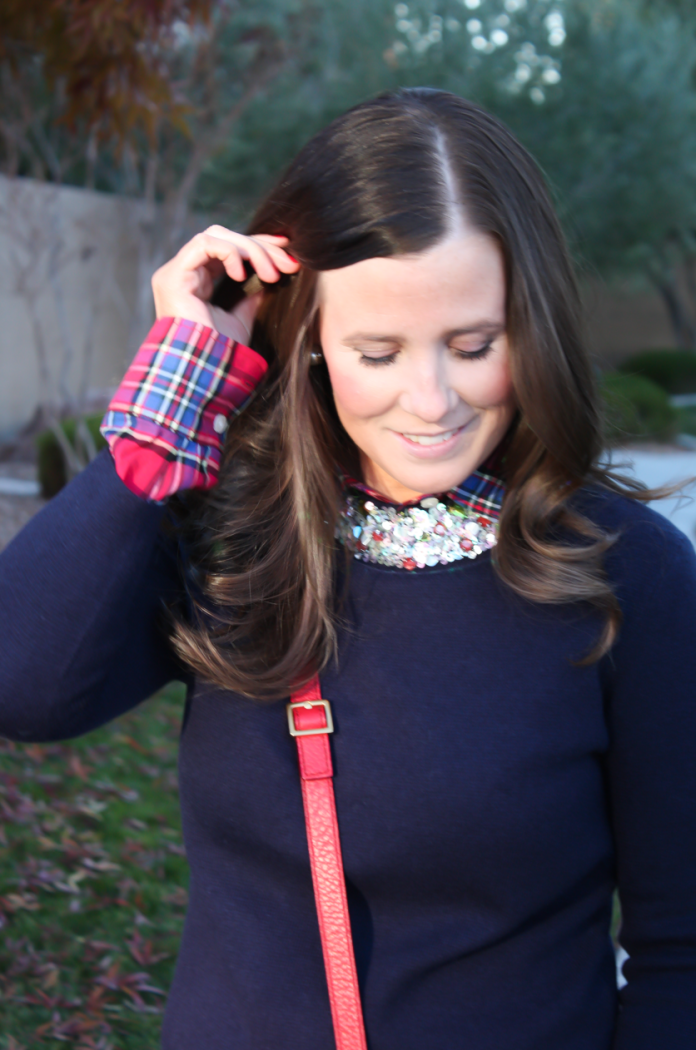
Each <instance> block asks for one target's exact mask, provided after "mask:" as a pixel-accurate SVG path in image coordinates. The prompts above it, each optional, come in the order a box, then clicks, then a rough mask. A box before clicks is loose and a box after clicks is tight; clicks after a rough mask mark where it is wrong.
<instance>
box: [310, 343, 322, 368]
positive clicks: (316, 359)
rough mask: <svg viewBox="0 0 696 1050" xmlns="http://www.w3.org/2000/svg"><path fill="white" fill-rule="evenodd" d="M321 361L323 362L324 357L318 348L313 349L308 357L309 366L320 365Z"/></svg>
mask: <svg viewBox="0 0 696 1050" xmlns="http://www.w3.org/2000/svg"><path fill="white" fill-rule="evenodd" d="M323 360H324V355H323V354H322V352H321V350H320V349H319V347H316V346H315V348H314V349H313V350H312V351H311V352H310V355H309V363H310V365H320V364H321V363H322V361H323Z"/></svg>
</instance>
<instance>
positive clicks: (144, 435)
mask: <svg viewBox="0 0 696 1050" xmlns="http://www.w3.org/2000/svg"><path fill="white" fill-rule="evenodd" d="M267 367H268V366H267V364H266V362H265V361H264V359H263V358H262V357H261V355H260V354H257V353H256V352H255V351H254V350H250V349H249V347H247V346H243V345H242V344H241V343H235V342H234V341H233V340H232V339H228V338H227V337H226V336H223V335H220V333H219V332H216V331H215V330H214V329H213V328H207V327H206V326H205V325H202V324H196V323H194V322H193V321H185V320H182V319H181V318H179V317H161V318H160V319H159V320H158V321H156V322H155V324H154V325H153V327H152V329H151V330H150V333H149V335H148V336H147V338H146V340H145V342H144V343H143V345H142V346H141V347H140V349H139V350H138V353H137V354H136V355H135V358H134V360H133V363H132V364H131V366H130V368H129V369H128V371H127V372H126V374H125V376H124V377H123V380H122V382H121V385H120V387H119V388H118V390H117V391H116V393H115V395H114V397H113V398H112V400H111V403H110V405H109V408H108V410H107V412H106V415H105V416H104V419H103V421H102V425H101V432H102V434H103V435H104V437H105V438H106V440H107V442H108V444H109V448H110V449H111V454H112V456H113V458H114V461H115V463H116V471H117V473H118V475H119V477H120V478H121V480H122V481H123V482H125V484H126V485H127V486H128V488H129V489H130V490H131V491H132V492H135V493H136V495H138V496H141V497H143V498H144V499H148V500H160V501H161V500H164V499H166V497H167V496H171V495H172V494H173V493H175V492H178V491H180V490H181V489H194V488H210V487H211V486H212V485H214V484H215V482H216V481H217V478H218V473H219V469H220V458H221V451H222V446H223V444H224V440H225V431H226V429H227V424H228V420H229V419H230V418H231V417H233V416H237V415H239V413H240V412H241V411H242V410H243V409H244V407H245V406H246V405H247V404H248V402H249V400H250V399H251V397H252V395H253V392H254V389H255V387H256V386H257V384H258V383H259V381H260V380H261V379H262V377H263V376H264V374H265V372H266V369H267Z"/></svg>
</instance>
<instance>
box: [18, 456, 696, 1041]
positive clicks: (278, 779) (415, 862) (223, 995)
mask: <svg viewBox="0 0 696 1050" xmlns="http://www.w3.org/2000/svg"><path fill="white" fill-rule="evenodd" d="M588 500H589V505H590V506H591V512H592V515H593V517H594V518H595V519H596V520H597V521H599V522H601V524H602V525H604V526H609V527H612V528H618V529H621V530H622V537H621V539H620V540H619V542H618V543H617V545H616V546H615V548H614V549H613V550H612V552H611V554H610V556H609V558H608V561H607V570H608V572H609V575H610V577H611V579H612V580H613V581H614V583H615V585H616V587H617V591H618V595H619V597H620V600H621V603H622V606H623V610H624V625H623V628H622V631H621V636H620V639H619V641H618V643H617V645H616V646H615V647H614V649H613V651H612V653H611V655H610V656H608V657H606V658H605V659H603V660H602V661H601V662H600V663H599V664H594V665H592V666H590V667H579V666H577V664H575V663H573V661H574V660H576V659H577V658H578V657H579V656H581V655H582V653H583V651H584V650H585V649H586V647H587V646H588V645H589V644H590V642H591V641H592V640H593V639H594V637H595V636H596V631H597V628H598V623H597V620H596V618H595V617H594V616H593V615H590V614H588V613H587V612H586V611H585V610H583V609H581V608H579V607H577V606H575V607H573V606H567V607H557V608H553V607H548V606H547V607H544V606H535V605H532V604H530V603H528V602H525V601H523V600H522V599H520V598H517V597H515V596H514V595H513V594H512V593H511V592H510V591H509V590H508V589H507V588H506V587H505V586H503V585H502V584H501V583H500V582H499V581H498V580H497V578H496V576H495V574H494V572H493V570H492V566H491V563H490V558H489V557H488V555H483V556H482V557H480V558H478V559H477V560H476V561H473V562H464V563H457V564H456V565H454V566H451V567H445V568H440V567H438V568H435V569H432V570H423V571H417V572H413V573H409V572H404V571H403V570H402V571H399V570H396V571H394V570H387V569H384V568H381V567H378V566H373V565H365V564H362V563H355V566H354V571H353V573H352V579H351V584H350V600H349V613H350V629H349V630H347V631H345V632H344V634H343V636H342V637H341V642H340V659H339V662H338V666H337V667H335V668H331V669H329V670H328V671H327V672H325V673H324V675H323V676H322V689H323V694H324V695H325V696H327V697H328V698H329V699H330V700H331V702H332V707H333V710H334V714H335V719H336V723H337V731H336V733H335V735H334V737H333V738H332V747H333V749H334V758H335V768H336V778H335V789H336V798H337V807H338V817H339V822H340V826H341V835H342V841H343V850H344V860H345V868H346V876H347V881H348V891H349V901H350V908H351V920H352V923H353V928H354V937H355V944H356V955H357V963H358V970H359V975H360V982H361V987H362V994H363V1000H364V1007H365V1019H366V1026H367V1033H368V1039H369V1044H370V1048H371V1050H456V1048H459V1047H462V1048H465V1050H609V1048H613V1050H661V1048H663V1047H664V1048H668V1050H694V1047H696V834H695V832H696V763H695V761H694V759H695V758H696V748H695V744H696V704H695V703H694V692H695V684H696V559H695V558H694V554H693V551H692V549H691V546H690V544H689V543H688V541H687V540H686V539H685V538H684V537H683V536H682V535H681V534H680V533H678V532H677V531H676V530H675V529H674V528H673V527H672V526H671V525H670V524H669V523H668V522H667V521H666V520H664V519H663V518H662V517H660V516H658V515H656V514H655V513H653V512H652V511H650V510H646V509H643V508H641V507H640V506H637V505H636V504H634V503H631V502H629V501H627V500H623V499H620V498H618V497H614V496H608V495H604V496H594V497H592V498H590V497H588ZM163 513H164V512H163V509H162V508H161V507H157V506H154V505H150V504H147V503H145V502H143V501H141V500H140V499H138V498H137V497H136V496H134V495H132V493H130V492H129V491H128V489H126V488H125V486H124V485H123V484H122V483H121V482H120V481H119V479H118V478H117V476H116V474H115V472H114V469H113V465H112V462H111V460H110V458H109V456H108V455H107V454H103V455H102V456H101V457H99V459H98V460H97V461H96V462H95V463H94V464H93V465H92V466H91V467H90V468H89V469H88V470H87V471H85V472H84V474H82V475H80V476H79V477H78V478H77V479H76V480H75V481H73V482H72V484H71V485H69V486H68V488H67V489H66V490H64V492H62V493H61V494H60V495H59V496H58V497H57V498H56V499H55V500H54V501H52V503H50V504H49V505H48V506H47V507H46V508H45V509H44V510H43V511H42V512H41V513H40V514H39V515H37V517H36V518H34V519H33V520H32V521H31V522H30V524H29V525H28V526H27V527H26V528H25V529H24V531H23V532H22V533H21V534H20V535H19V536H18V537H17V538H16V539H15V540H14V541H13V543H12V544H11V545H10V546H9V547H8V548H7V550H6V551H5V552H4V553H3V554H2V556H1V557H0V581H1V586H2V592H1V593H2V603H1V606H0V617H1V621H0V623H1V629H0V672H1V673H0V732H2V733H4V734H5V735H7V736H9V737H11V738H13V739H17V740H50V739H56V738H61V737H70V736H74V735H77V734H79V733H84V732H86V731H88V730H89V729H91V728H93V727H95V726H98V725H100V724H101V723H103V722H106V721H107V720H108V719H111V718H114V717H115V716H116V715H118V714H119V713H120V712H123V711H126V710H127V709H129V708H131V707H133V706H134V705H135V704H137V703H138V702H139V701H141V700H143V699H144V698H145V697H147V696H148V695H149V694H151V693H152V692H153V691H155V690H156V689H157V688H158V687H159V686H161V685H163V684H164V683H165V682H167V681H168V680H169V679H171V678H173V677H182V670H181V668H179V667H178V666H177V664H176V662H175V660H174V658H173V656H172V654H171V651H170V649H169V647H168V644H167V642H166V639H165V638H164V637H163V636H162V634H161V633H160V632H159V630H158V628H157V625H156V623H157V613H158V609H159V608H160V605H161V602H162V599H163V598H164V599H165V600H166V599H167V598H168V597H171V596H172V595H174V594H176V593H177V592H178V591H179V590H180V582H179V579H178V577H177V570H176V565H175V562H174V560H173V559H172V557H171V556H170V555H169V554H168V553H167V549H166V546H165V544H164V543H163V541H162V540H161V538H160V535H161V521H162V515H163ZM180 777H181V795H182V809H183V819H184V832H185V838H186V846H187V851H188V856H189V861H190V865H191V895H190V907H189V912H188V916H187V920H186V926H185V930H184V935H183V942H182V945H181V951H180V955H179V961H178V965H177V970H176V976H175V979H174V984H173V987H172V989H171V994H170V996H169V1002H168V1006H167V1013H166V1018H165V1022H164V1034H163V1044H162V1045H163V1047H164V1048H165V1050H201V1048H205V1050H329V1048H330V1047H331V1046H332V1045H333V1041H332V1033H331V1022H330V1015H329V1005H328V998H327V991H326V984H325V979H324V974H323V965H322V956H321V947H320V941H319V933H318V927H317V921H316V915H315V911H314V903H313V898H312V887H311V879H310V871H309V862H308V856H307V844H306V838H305V831H304V822H303V814H302V802H301V794H300V785H299V778H298V773H297V763H296V754H295V744H294V741H292V740H291V738H290V737H289V736H288V733H287V727H286V721H285V711H284V705H283V704H282V703H273V704H260V703H255V702H251V701H248V700H245V699H242V698H241V697H239V696H236V695H234V694H231V693H225V692H223V691H221V690H220V689H217V688H213V687H211V686H209V685H206V684H205V683H203V682H194V681H191V683H190V689H189V697H188V701H187V705H186V711H185V717H184V723H183V730H182V735H181V756H180ZM617 883H618V886H619V889H620V894H621V899H622V903H623V908H624V916H625V919H624V929H623V933H622V941H623V943H624V945H625V947H626V949H627V951H628V952H629V954H630V962H629V963H628V964H627V965H626V967H625V973H626V976H627V977H628V982H629V983H628V986H627V988H625V989H624V990H623V991H622V992H621V993H620V994H619V995H617V991H616V981H615V972H614V960H613V954H612V948H611V945H610V941H609V921H610V909H611V897H612V891H613V889H614V886H615V885H616V884H617Z"/></svg>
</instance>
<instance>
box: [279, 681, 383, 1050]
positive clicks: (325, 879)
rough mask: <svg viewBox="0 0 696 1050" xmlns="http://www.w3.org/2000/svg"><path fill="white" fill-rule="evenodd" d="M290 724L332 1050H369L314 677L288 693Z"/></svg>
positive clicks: (321, 703)
mask: <svg viewBox="0 0 696 1050" xmlns="http://www.w3.org/2000/svg"><path fill="white" fill-rule="evenodd" d="M288 724H289V727H290V733H291V734H292V736H294V737H295V739H296V741H297V754H298V757H299V762H300V780H301V783H302V800H303V802H304V812H305V824H306V826H307V843H308V845H309V862H310V865H311V868H312V882H313V884H314V899H315V901H316V905H317V916H318V918H319V932H320V934H321V946H322V949H323V952H324V968H325V970H326V983H327V985H328V987H329V1001H330V1003H331V1017H332V1019H333V1028H334V1036H335V1038H336V1048H337V1050H367V1042H366V1040H365V1025H364V1023H363V1016H362V1006H361V1004H360V990H359V988H358V976H357V972H356V969H355V955H354V952H353V937H352V934H351V930H350V917H349V915H348V901H347V898H346V880H345V877H344V874H343V858H342V856H341V842H340V839H339V835H338V819H337V817H336V801H335V798H334V790H333V779H332V778H333V765H332V762H331V748H330V746H329V733H333V719H332V717H331V707H330V705H329V702H328V700H322V697H321V689H320V686H319V679H318V678H317V677H315V678H314V679H312V681H311V682H310V683H309V684H308V685H306V686H304V688H302V689H300V690H298V691H297V692H296V693H293V694H292V697H291V698H290V703H289V704H288Z"/></svg>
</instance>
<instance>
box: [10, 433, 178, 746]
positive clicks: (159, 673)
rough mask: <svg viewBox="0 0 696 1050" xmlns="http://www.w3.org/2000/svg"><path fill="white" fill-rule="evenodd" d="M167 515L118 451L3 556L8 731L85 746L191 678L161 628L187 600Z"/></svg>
mask: <svg viewBox="0 0 696 1050" xmlns="http://www.w3.org/2000/svg"><path fill="white" fill-rule="evenodd" d="M164 514H165V508H164V507H163V506H159V505H157V504H153V503H148V502H146V501H145V500H142V499H140V498H138V497H137V496H136V495H134V494H133V493H132V492H130V491H129V490H128V489H127V488H126V486H125V485H124V484H123V483H122V482H121V481H120V480H119V478H118V476H117V474H116V471H115V469H114V463H113V460H112V458H111V456H110V455H109V453H108V451H106V450H105V451H104V452H102V453H100V455H99V456H98V457H97V458H96V459H95V461H94V462H93V463H92V464H91V465H90V466H89V467H88V468H87V469H86V470H85V471H83V472H82V473H81V474H80V475H78V477H76V478H75V479H74V480H73V481H72V482H71V483H70V484H69V485H68V486H67V487H66V488H65V489H63V491H62V492H61V493H59V495H58V496H56V497H55V499H53V500H52V501H51V502H50V503H49V504H47V506H46V507H44V508H43V509H42V510H41V511H40V512H39V513H38V514H37V515H36V516H35V517H34V518H33V519H32V520H31V521H30V522H29V523H28V524H27V525H26V526H25V528H24V529H23V530H22V531H21V532H20V533H19V534H18V535H17V536H16V537H15V538H14V540H13V541H12V542H11V543H10V544H9V546H8V547H7V548H6V549H5V550H4V551H3V552H2V554H0V594H1V595H2V601H1V602H0V733H1V734H3V735H5V736H7V737H10V738H12V739H15V740H53V739H61V738H67V737H72V736H77V735H79V734H81V733H85V732H87V731H88V730H90V729H93V728H95V727H97V726H99V725H102V724H103V723H104V722H107V721H109V720H110V719H112V718H115V717H116V716H117V715H119V714H122V713H123V712H124V711H126V710H128V709H129V708H132V707H134V706H135V705H136V704H138V703H139V702H140V701H141V700H144V699H145V698H146V697H148V696H150V695H151V694H152V693H153V692H155V691H156V690H157V689H159V688H160V687H161V686H163V685H164V684H166V682H168V681H171V680H172V679H173V678H179V679H181V678H185V674H184V672H183V670H182V668H181V667H180V666H179V664H178V663H177V662H176V660H175V659H174V657H173V654H172V651H171V649H170V647H169V644H168V642H167V640H166V636H165V634H164V632H163V631H162V630H161V628H160V623H159V620H160V616H161V614H162V611H163V605H164V603H165V602H166V601H168V600H169V599H172V598H174V597H176V595H177V594H178V591H179V582H178V573H177V569H176V564H175V559H174V556H173V554H172V552H170V551H169V550H168V549H167V547H166V544H165V542H164V540H163V538H162V533H161V525H162V519H163V517H164Z"/></svg>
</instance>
